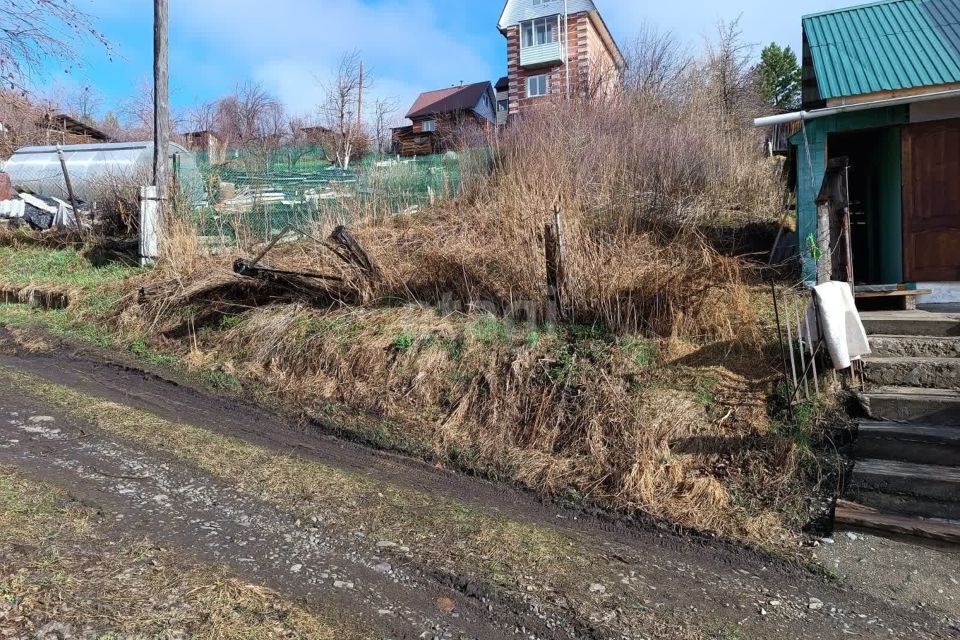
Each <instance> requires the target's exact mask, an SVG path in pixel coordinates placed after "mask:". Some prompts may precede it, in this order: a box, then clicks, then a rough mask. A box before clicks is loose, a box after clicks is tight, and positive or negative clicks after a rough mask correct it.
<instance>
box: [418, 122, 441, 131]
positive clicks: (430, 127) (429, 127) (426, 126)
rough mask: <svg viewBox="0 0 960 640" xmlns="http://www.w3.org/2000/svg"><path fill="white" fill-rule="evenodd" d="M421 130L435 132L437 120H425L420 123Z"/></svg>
mask: <svg viewBox="0 0 960 640" xmlns="http://www.w3.org/2000/svg"><path fill="white" fill-rule="evenodd" d="M420 130H421V131H423V132H424V133H433V132H435V131H436V130H437V121H436V120H424V121H423V122H421V123H420Z"/></svg>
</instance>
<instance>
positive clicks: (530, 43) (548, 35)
mask: <svg viewBox="0 0 960 640" xmlns="http://www.w3.org/2000/svg"><path fill="white" fill-rule="evenodd" d="M558 20H559V17H558V16H550V17H547V18H537V19H536V20H527V21H526V22H521V23H520V46H521V47H522V48H524V49H525V48H527V47H536V46H538V45H542V44H551V43H554V42H557V41H558V40H559V37H558V33H557V32H558V30H557V24H558Z"/></svg>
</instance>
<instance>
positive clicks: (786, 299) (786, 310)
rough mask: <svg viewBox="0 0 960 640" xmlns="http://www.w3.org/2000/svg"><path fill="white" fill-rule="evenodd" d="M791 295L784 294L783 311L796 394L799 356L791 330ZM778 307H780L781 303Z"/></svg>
mask: <svg viewBox="0 0 960 640" xmlns="http://www.w3.org/2000/svg"><path fill="white" fill-rule="evenodd" d="M789 295H790V294H789V292H787V293H784V294H783V309H784V313H785V314H786V316H787V322H786V324H787V344H789V345H790V372H791V373H792V374H793V391H794V393H796V391H797V387H798V386H799V384H798V382H797V356H796V355H795V354H794V352H793V351H794V350H793V330H792V329H791V328H790V322H791V320H790V315H789V310H790V307H789ZM777 305H778V306H779V301H778V302H777Z"/></svg>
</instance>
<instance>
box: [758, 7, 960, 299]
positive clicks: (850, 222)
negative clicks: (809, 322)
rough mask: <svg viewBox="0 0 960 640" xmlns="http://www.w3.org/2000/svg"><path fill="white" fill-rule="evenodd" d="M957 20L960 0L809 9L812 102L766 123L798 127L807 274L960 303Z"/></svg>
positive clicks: (807, 73) (806, 39) (807, 90)
mask: <svg viewBox="0 0 960 640" xmlns="http://www.w3.org/2000/svg"><path fill="white" fill-rule="evenodd" d="M958 21H960V0H886V1H883V2H876V3H873V4H868V5H861V6H856V7H851V8H848V9H839V10H835V11H828V12H825V13H818V14H814V15H809V16H806V17H804V18H803V111H800V112H796V113H790V114H782V115H777V116H770V117H767V118H760V119H758V120H757V124H758V126H767V127H769V126H771V125H776V124H784V123H797V124H799V125H800V126H799V131H797V132H796V133H794V134H793V135H792V136H791V137H790V142H791V145H792V148H793V155H794V162H795V166H796V172H797V180H796V181H797V227H798V241H799V247H800V250H801V254H802V258H803V264H804V274H805V277H806V278H807V280H808V281H813V280H816V279H818V269H819V279H820V280H823V279H824V277H827V278H832V279H841V280H849V281H852V282H854V283H855V284H856V285H861V291H864V295H866V289H867V287H866V286H867V285H870V287H869V289H870V293H873V292H876V291H883V290H888V291H898V290H899V291H901V292H902V291H903V290H920V291H932V294H930V295H922V296H920V297H919V302H920V303H921V304H922V303H957V302H960V48H958V47H957V46H956V45H957V43H958V42H960V26H958V24H960V22H958ZM864 43H870V44H869V46H864ZM818 219H819V220H820V223H819V224H818ZM845 225H847V226H848V228H849V231H844V228H845ZM828 227H829V228H828ZM818 233H819V235H818Z"/></svg>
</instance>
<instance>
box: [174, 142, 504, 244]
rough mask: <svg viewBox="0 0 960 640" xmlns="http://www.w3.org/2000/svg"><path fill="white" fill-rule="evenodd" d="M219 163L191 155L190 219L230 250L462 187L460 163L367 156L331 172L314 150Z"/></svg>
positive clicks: (406, 206)
mask: <svg viewBox="0 0 960 640" xmlns="http://www.w3.org/2000/svg"><path fill="white" fill-rule="evenodd" d="M470 153H471V154H473V156H477V154H478V153H481V154H482V153H485V152H476V151H472V152H470ZM217 160H218V161H215V162H211V159H210V158H209V157H208V156H207V155H206V154H197V165H198V167H199V168H200V171H201V174H202V175H203V177H204V183H205V187H204V188H205V191H206V194H207V206H204V207H200V208H196V209H193V210H192V212H191V214H190V215H192V216H193V217H194V220H193V222H194V223H195V224H196V225H197V226H198V228H199V229H200V233H201V235H202V236H204V237H205V239H206V240H207V241H208V242H210V243H222V244H232V243H235V242H238V241H241V242H243V241H259V240H267V239H269V238H271V237H273V236H274V235H276V234H277V233H279V232H280V231H281V230H282V229H283V228H284V227H286V226H288V225H290V226H293V227H294V228H298V229H304V230H306V229H310V228H313V227H316V226H317V225H324V226H325V225H329V224H349V223H350V222H351V221H353V220H356V219H359V218H361V217H366V216H384V217H385V216H390V215H396V214H398V213H404V212H410V211H413V210H415V208H419V207H422V206H424V205H426V204H428V203H430V202H431V201H435V200H437V199H442V198H448V197H451V196H454V195H456V194H458V193H459V192H460V189H461V187H462V176H461V163H462V162H463V161H465V157H464V156H462V154H461V155H458V154H445V155H434V156H425V157H420V158H397V157H390V156H375V155H371V156H368V157H367V158H364V159H363V160H360V161H356V162H354V163H351V165H350V167H349V168H348V169H346V170H345V169H341V168H339V167H335V166H333V165H331V164H330V163H329V162H328V161H327V160H326V158H325V157H324V155H323V152H322V151H321V150H320V149H317V148H311V149H278V150H274V151H271V152H270V153H268V154H262V155H258V154H254V153H245V154H239V153H231V154H228V157H226V158H222V157H221V158H218V159H217Z"/></svg>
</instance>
